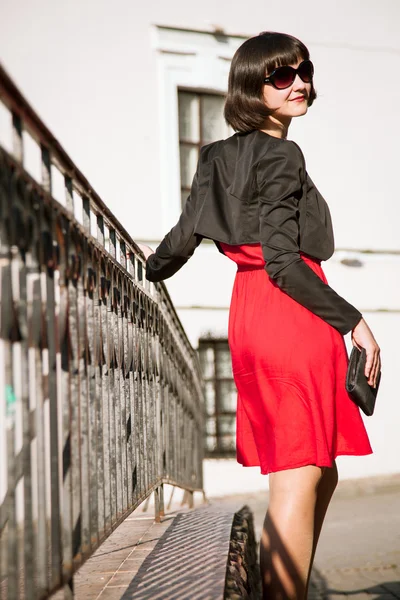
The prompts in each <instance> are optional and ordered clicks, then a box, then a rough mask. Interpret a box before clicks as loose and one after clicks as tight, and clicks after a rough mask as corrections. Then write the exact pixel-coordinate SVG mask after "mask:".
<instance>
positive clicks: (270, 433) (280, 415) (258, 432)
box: [220, 243, 372, 474]
mask: <svg viewBox="0 0 400 600" xmlns="http://www.w3.org/2000/svg"><path fill="white" fill-rule="evenodd" d="M220 245H221V247H222V250H223V252H224V254H225V255H226V256H228V258H230V259H231V260H233V261H234V262H236V263H237V265H238V270H237V274H236V278H235V283H234V287H233V291H232V301H231V306H230V313H229V332H228V339H229V347H230V351H231V356H232V368H233V376H234V380H235V383H236V387H237V390H238V403H237V420H236V425H237V427H236V447H237V460H238V462H239V463H240V464H242V465H244V466H260V468H261V473H263V474H267V473H271V472H274V471H280V470H283V469H292V468H295V467H300V466H304V465H309V464H313V465H317V466H320V467H322V466H327V467H331V466H332V463H333V461H334V459H335V458H336V456H338V455H340V454H353V455H365V454H371V453H372V449H371V446H370V443H369V440H368V435H367V432H366V430H365V427H364V423H363V420H362V418H361V414H360V411H359V409H358V407H357V406H356V405H355V404H354V403H353V401H352V400H351V398H350V397H349V395H348V393H347V391H346V389H345V378H346V370H347V364H348V355H347V350H346V346H345V342H344V338H343V336H342V334H341V333H340V332H339V331H338V330H337V329H335V328H334V327H332V326H331V325H329V324H328V323H326V322H325V321H324V320H323V319H321V318H320V317H318V316H317V315H315V314H314V313H312V312H311V311H309V310H308V309H307V308H305V307H304V306H302V305H301V304H299V303H298V302H297V301H296V300H293V299H292V298H291V297H290V296H288V295H287V294H286V293H285V292H283V291H282V290H281V289H280V288H279V287H278V286H277V284H276V283H275V282H274V281H273V280H272V279H270V277H269V276H268V274H267V272H266V270H265V268H264V267H265V261H264V258H263V255H262V249H261V245H260V244H249V245H243V246H230V245H228V244H223V243H221V244H220ZM300 256H301V257H302V259H303V260H304V261H305V262H306V263H307V264H308V265H309V266H310V267H311V269H313V271H314V272H315V273H316V274H317V275H318V276H319V277H320V278H321V279H322V280H323V281H324V282H325V283H328V282H327V280H326V277H325V274H324V272H323V270H322V267H321V263H320V261H319V260H317V259H314V258H311V257H309V256H307V255H305V254H302V253H301V254H300Z"/></svg>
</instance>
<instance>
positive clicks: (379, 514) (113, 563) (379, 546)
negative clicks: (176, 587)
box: [53, 474, 400, 600]
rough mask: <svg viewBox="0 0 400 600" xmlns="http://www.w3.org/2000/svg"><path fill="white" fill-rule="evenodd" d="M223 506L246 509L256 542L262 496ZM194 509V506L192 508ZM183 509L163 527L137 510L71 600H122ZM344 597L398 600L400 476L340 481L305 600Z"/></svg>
mask: <svg viewBox="0 0 400 600" xmlns="http://www.w3.org/2000/svg"><path fill="white" fill-rule="evenodd" d="M228 502H229V503H230V504H232V503H233V504H234V505H235V506H239V505H244V504H247V505H248V506H249V507H250V508H251V510H252V511H253V513H254V519H255V528H256V535H257V539H259V537H260V535H261V529H262V523H263V520H264V515H265V511H266V509H267V505H268V493H267V492H265V493H252V494H241V495H236V496H229V497H223V498H213V499H212V504H218V503H223V504H224V503H228ZM200 505H201V503H200V502H199V501H198V502H197V503H196V504H195V507H199V506H200ZM181 510H182V508H181V507H180V506H179V505H178V504H175V505H172V506H171V509H170V510H169V511H168V512H167V515H166V517H165V518H164V520H163V522H162V523H154V521H153V517H152V514H151V513H150V514H149V513H143V512H142V509H141V507H139V509H137V510H136V511H135V512H134V513H132V515H131V517H129V518H128V519H126V520H125V521H124V523H122V524H121V525H120V526H119V527H118V528H117V529H116V531H115V532H114V533H113V534H112V535H111V536H110V537H109V538H108V539H107V540H106V541H105V542H104V544H103V545H102V546H101V547H100V548H99V549H98V551H97V552H96V553H95V554H94V556H93V557H92V558H91V559H89V560H88V561H87V562H86V563H85V565H83V567H82V568H81V569H80V571H79V572H78V574H77V575H76V576H75V598H76V600H120V598H121V597H122V596H123V594H124V592H125V590H126V589H127V587H128V585H129V583H130V581H131V580H132V578H133V577H134V576H135V574H136V573H137V571H138V570H139V568H140V566H141V564H142V563H143V561H144V559H145V558H146V556H147V555H148V554H149V553H150V552H151V551H152V549H153V548H154V546H155V545H156V543H157V541H158V540H159V538H160V537H161V536H162V535H163V533H164V531H166V530H167V528H168V527H169V526H170V525H171V523H172V522H173V519H174V517H175V516H176V515H177V513H178V512H179V511H181ZM186 510H187V509H186ZM346 596H349V597H350V599H351V600H393V598H399V599H400V474H399V475H393V476H385V477H374V478H369V479H361V480H356V481H349V480H346V481H343V482H339V486H338V488H337V490H336V492H335V494H334V497H333V499H332V502H331V504H330V507H329V510H328V513H327V516H326V520H325V523H324V528H323V531H322V534H321V538H320V541H319V545H318V549H317V554H316V558H315V570H314V573H313V580H312V586H311V589H310V595H309V600H320V599H327V600H343V599H344V598H345V597H346ZM54 598H55V599H56V600H61V598H63V596H62V594H61V593H60V594H57V595H56V596H54V597H53V599H54Z"/></svg>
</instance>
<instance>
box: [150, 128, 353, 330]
mask: <svg viewBox="0 0 400 600" xmlns="http://www.w3.org/2000/svg"><path fill="white" fill-rule="evenodd" d="M203 238H209V239H211V240H214V242H215V243H216V245H217V247H218V249H219V250H220V252H222V249H221V247H220V246H219V244H218V242H225V243H227V244H231V245H241V244H252V243H261V245H262V250H263V256H264V259H265V262H266V265H265V269H266V271H267V273H268V275H269V276H270V277H271V278H272V279H273V280H275V281H276V283H277V285H278V286H279V287H280V288H281V289H282V290H283V291H284V292H286V293H287V294H288V295H289V296H291V297H292V298H294V300H296V301H297V302H299V303H300V304H302V305H303V306H305V307H306V308H308V309H309V310H310V311H312V312H313V313H314V314H316V315H318V316H319V317H321V318H322V319H324V321H326V322H327V323H329V324H330V325H332V326H333V327H335V328H336V329H337V330H338V331H340V332H341V333H342V334H343V335H344V334H346V333H348V332H349V331H350V330H351V329H353V328H354V327H355V326H356V325H357V323H358V322H359V320H360V319H361V317H362V314H361V313H360V312H359V311H358V310H357V309H356V308H355V307H354V306H352V305H351V304H349V303H348V302H347V301H346V300H345V299H344V298H342V297H341V296H339V295H338V294H337V293H336V292H335V291H334V290H333V289H332V288H331V287H330V286H329V285H327V284H326V283H324V282H323V281H322V280H321V279H320V277H319V276H318V275H317V274H316V273H315V272H314V271H313V270H312V269H311V268H310V267H309V266H308V265H307V264H306V263H305V262H304V261H303V259H302V258H301V256H300V254H299V252H300V251H301V252H303V253H305V254H307V255H309V256H311V257H314V258H316V259H319V260H327V259H328V258H330V257H331V256H332V254H333V252H334V237H333V229H332V221H331V215H330V212H329V207H328V205H327V203H326V202H325V200H324V198H323V197H322V196H321V194H320V193H319V192H318V190H317V188H316V187H315V185H314V184H313V182H312V181H311V179H310V177H309V175H308V173H307V171H306V165H305V161H304V156H303V154H302V151H301V150H300V148H299V146H297V144H296V143H295V142H292V141H288V140H283V139H280V138H275V137H273V136H270V135H269V134H266V133H264V132H262V131H258V130H256V131H252V132H250V133H246V134H239V133H236V134H234V135H232V136H231V137H229V138H227V139H226V140H220V141H218V142H213V143H212V144H208V145H207V146H203V148H202V149H201V153H200V159H199V162H198V166H197V171H196V174H195V176H194V179H193V183H192V188H191V192H190V195H189V197H188V199H187V201H186V203H185V206H184V208H183V211H182V214H181V216H180V218H179V221H178V223H177V224H176V225H175V226H174V227H173V228H172V229H171V231H170V232H169V233H167V235H166V236H165V237H164V239H163V240H162V242H161V243H160V245H159V246H158V248H157V249H156V251H155V253H154V254H152V255H151V256H149V258H148V259H147V263H146V277H147V279H148V280H150V281H161V280H163V279H167V278H168V277H171V276H172V275H173V274H174V273H176V271H178V269H180V268H181V267H182V266H183V265H184V264H185V263H186V262H187V260H188V258H189V257H190V256H191V255H192V254H193V252H194V250H195V249H196V247H197V246H198V245H199V243H200V242H201V240H202V239H203Z"/></svg>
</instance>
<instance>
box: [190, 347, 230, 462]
mask: <svg viewBox="0 0 400 600" xmlns="http://www.w3.org/2000/svg"><path fill="white" fill-rule="evenodd" d="M198 352H199V357H200V365H201V370H202V374H203V378H204V381H205V396H206V430H205V447H206V449H205V452H206V456H207V457H209V458H210V457H213V458H217V457H234V456H235V454H236V444H235V437H236V398H237V390H236V386H235V383H234V380H233V374H232V366H231V355H230V351H229V345H228V340H227V339H223V338H222V339H221V338H215V339H213V338H200V339H199V347H198Z"/></svg>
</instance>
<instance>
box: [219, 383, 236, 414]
mask: <svg viewBox="0 0 400 600" xmlns="http://www.w3.org/2000/svg"><path fill="white" fill-rule="evenodd" d="M217 386H218V399H219V412H235V411H236V402H237V390H236V386H235V382H234V381H219V382H218V383H217Z"/></svg>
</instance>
